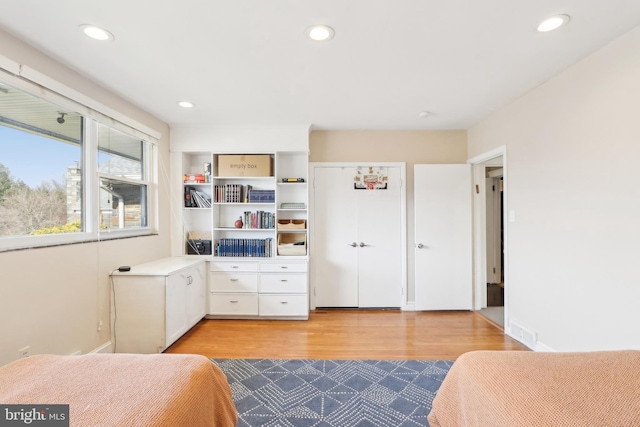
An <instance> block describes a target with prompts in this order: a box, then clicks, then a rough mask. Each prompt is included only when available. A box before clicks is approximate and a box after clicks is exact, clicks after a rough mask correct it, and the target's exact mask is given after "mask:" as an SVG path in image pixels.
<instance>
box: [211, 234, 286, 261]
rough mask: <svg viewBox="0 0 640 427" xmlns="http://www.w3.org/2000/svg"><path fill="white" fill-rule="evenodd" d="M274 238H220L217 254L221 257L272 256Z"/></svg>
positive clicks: (217, 244) (217, 243)
mask: <svg viewBox="0 0 640 427" xmlns="http://www.w3.org/2000/svg"><path fill="white" fill-rule="evenodd" d="M272 241H273V239H272V238H266V239H229V238H224V239H219V240H218V241H217V242H216V256H219V257H271V255H272V251H273V249H272Z"/></svg>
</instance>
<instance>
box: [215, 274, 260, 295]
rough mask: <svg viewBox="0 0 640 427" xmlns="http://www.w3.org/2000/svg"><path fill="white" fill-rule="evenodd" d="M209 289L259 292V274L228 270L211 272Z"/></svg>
mask: <svg viewBox="0 0 640 427" xmlns="http://www.w3.org/2000/svg"><path fill="white" fill-rule="evenodd" d="M209 289H210V290H211V291H212V292H258V275H257V274H249V273H236V272H226V271H224V272H222V271H218V272H211V273H209Z"/></svg>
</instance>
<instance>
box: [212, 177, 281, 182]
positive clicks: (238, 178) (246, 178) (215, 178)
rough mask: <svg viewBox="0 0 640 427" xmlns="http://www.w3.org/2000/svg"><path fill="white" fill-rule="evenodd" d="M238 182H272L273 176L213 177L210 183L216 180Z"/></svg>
mask: <svg viewBox="0 0 640 427" xmlns="http://www.w3.org/2000/svg"><path fill="white" fill-rule="evenodd" d="M231 179H233V180H238V181H273V180H274V177H273V176H213V177H211V180H212V181H216V180H231Z"/></svg>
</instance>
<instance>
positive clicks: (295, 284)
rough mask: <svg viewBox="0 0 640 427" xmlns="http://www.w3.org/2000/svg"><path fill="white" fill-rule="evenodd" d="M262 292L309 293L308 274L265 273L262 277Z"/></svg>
mask: <svg viewBox="0 0 640 427" xmlns="http://www.w3.org/2000/svg"><path fill="white" fill-rule="evenodd" d="M260 292H261V293H272V294H273V293H283V294H287V293H292V294H302V293H305V294H306V293H307V275H306V274H263V275H262V276H261V277H260Z"/></svg>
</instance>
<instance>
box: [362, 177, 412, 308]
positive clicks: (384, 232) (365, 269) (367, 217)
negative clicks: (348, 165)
mask: <svg viewBox="0 0 640 427" xmlns="http://www.w3.org/2000/svg"><path fill="white" fill-rule="evenodd" d="M386 171H387V176H388V181H387V189H386V190H353V191H354V192H355V193H356V196H357V201H358V255H359V257H358V261H359V269H358V271H359V275H358V306H359V307H367V308H372V307H400V306H401V303H402V256H403V251H402V244H403V241H402V232H403V231H402V230H403V227H402V208H401V189H402V179H401V173H400V168H398V167H389V168H387V169H386ZM352 180H353V179H352Z"/></svg>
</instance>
